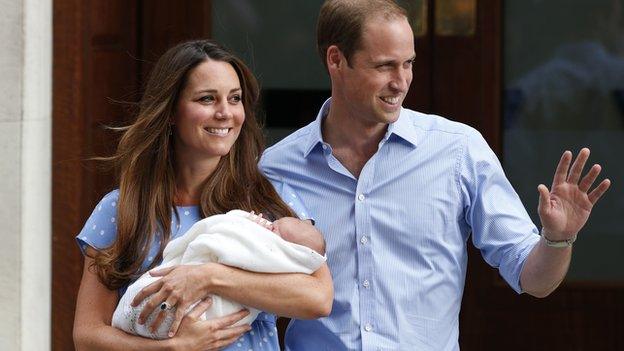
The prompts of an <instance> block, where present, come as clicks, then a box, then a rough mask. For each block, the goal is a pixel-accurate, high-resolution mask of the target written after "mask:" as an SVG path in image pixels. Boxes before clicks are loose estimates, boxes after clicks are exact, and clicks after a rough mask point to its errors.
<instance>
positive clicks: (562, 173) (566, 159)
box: [553, 151, 572, 187]
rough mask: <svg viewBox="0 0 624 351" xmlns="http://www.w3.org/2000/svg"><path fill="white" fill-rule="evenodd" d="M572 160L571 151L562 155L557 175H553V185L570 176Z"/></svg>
mask: <svg viewBox="0 0 624 351" xmlns="http://www.w3.org/2000/svg"><path fill="white" fill-rule="evenodd" d="M571 160H572V153H571V152H570V151H565V152H564V153H563V155H561V159H560V160H559V164H558V165H557V170H555V176H554V177H553V187H554V186H555V185H556V184H561V183H563V182H565V180H566V178H567V176H568V168H569V167H570V161H571Z"/></svg>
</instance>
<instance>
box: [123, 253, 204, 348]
mask: <svg viewBox="0 0 624 351" xmlns="http://www.w3.org/2000/svg"><path fill="white" fill-rule="evenodd" d="M208 265H210V263H209V264H206V265H182V266H173V267H167V268H163V269H158V270H153V271H150V275H152V276H153V277H162V278H161V279H159V280H158V281H155V282H153V283H152V284H150V285H148V286H146V287H145V288H143V290H141V291H140V292H139V293H138V294H137V295H136V296H135V298H134V300H132V306H134V307H136V306H138V305H139V304H140V303H141V302H142V301H143V300H144V299H146V298H149V300H148V301H147V303H146V304H145V306H144V307H143V310H142V311H141V314H140V315H139V323H140V324H143V323H145V321H146V320H147V317H149V315H150V314H152V312H154V310H155V309H161V305H163V303H164V302H166V305H164V307H166V306H171V307H173V310H174V311H175V319H174V321H173V323H172V324H171V328H170V329H169V333H168V335H169V337H173V336H174V335H175V334H176V333H177V331H178V327H179V326H180V323H181V322H182V318H183V317H184V314H185V312H186V311H187V310H188V309H189V308H190V307H191V305H193V304H194V303H196V302H198V301H200V300H204V299H205V298H206V297H207V296H208V293H209V292H208V291H207V288H206V287H207V285H206V282H207V280H208V278H207V274H206V268H207V266H208ZM150 295H151V296H150ZM208 300H209V299H208ZM206 303H207V302H206ZM165 312H166V311H162V312H161V313H160V314H159V315H158V317H157V318H156V319H155V320H154V322H153V323H152V325H151V326H150V328H151V329H152V330H157V329H158V327H159V326H160V324H161V323H162V321H163V320H164V317H165Z"/></svg>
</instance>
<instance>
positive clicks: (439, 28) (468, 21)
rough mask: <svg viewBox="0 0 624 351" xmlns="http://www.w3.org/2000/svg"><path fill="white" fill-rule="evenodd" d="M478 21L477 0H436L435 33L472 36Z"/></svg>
mask: <svg viewBox="0 0 624 351" xmlns="http://www.w3.org/2000/svg"><path fill="white" fill-rule="evenodd" d="M476 21H477V0H436V2H435V33H436V35H440V36H471V35H473V34H474V32H475V26H476Z"/></svg>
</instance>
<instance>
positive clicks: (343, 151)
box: [321, 104, 388, 178]
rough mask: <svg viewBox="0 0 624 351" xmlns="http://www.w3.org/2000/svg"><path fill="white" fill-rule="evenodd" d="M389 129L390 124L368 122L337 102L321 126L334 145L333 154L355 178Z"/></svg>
mask: <svg viewBox="0 0 624 351" xmlns="http://www.w3.org/2000/svg"><path fill="white" fill-rule="evenodd" d="M387 129H388V125H387V124H383V123H376V124H373V123H366V122H365V121H362V120H361V119H360V118H358V117H357V116H351V115H350V114H349V113H348V112H346V111H344V110H342V109H341V108H340V106H338V105H334V104H332V105H331V106H330V109H329V113H328V115H327V117H326V118H324V119H323V124H322V126H321V131H322V134H323V140H324V141H325V142H327V143H328V144H329V145H331V147H332V150H333V155H334V156H335V157H336V158H337V159H338V160H339V161H340V162H341V163H342V165H343V166H345V167H346V168H347V169H348V170H349V171H350V172H351V174H353V176H355V177H356V178H357V177H359V175H360V172H361V171H362V168H364V165H365V164H366V162H368V160H369V159H370V158H371V157H372V156H373V155H374V154H375V152H377V149H378V147H379V142H380V141H381V139H382V138H383V137H384V135H385V133H386V131H387Z"/></svg>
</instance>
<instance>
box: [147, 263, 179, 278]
mask: <svg viewBox="0 0 624 351" xmlns="http://www.w3.org/2000/svg"><path fill="white" fill-rule="evenodd" d="M175 268H176V266H171V267H165V268H160V269H152V270H151V271H149V273H150V275H151V276H152V277H162V276H165V275H167V274H169V272H171V271H172V270H174V269H175Z"/></svg>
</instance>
